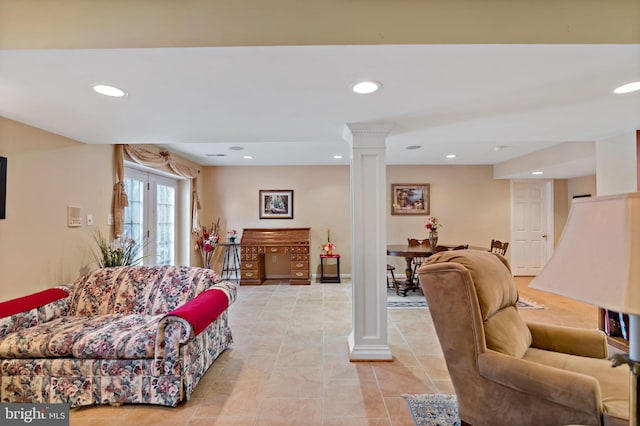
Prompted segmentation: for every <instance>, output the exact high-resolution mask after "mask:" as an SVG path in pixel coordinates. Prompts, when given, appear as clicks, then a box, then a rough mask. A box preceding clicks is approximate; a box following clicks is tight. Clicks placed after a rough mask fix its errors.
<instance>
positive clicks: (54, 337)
mask: <svg viewBox="0 0 640 426" xmlns="http://www.w3.org/2000/svg"><path fill="white" fill-rule="evenodd" d="M236 292H237V289H236V287H235V285H234V284H232V283H230V282H227V281H222V280H221V279H220V277H219V276H218V275H217V274H216V273H215V272H214V271H212V270H209V269H203V268H193V267H181V266H158V267H144V266H123V267H115V268H105V269H99V270H96V271H94V272H91V273H89V274H86V275H84V276H82V277H80V278H79V279H78V280H77V281H76V282H75V283H74V284H71V285H64V286H60V287H56V288H51V289H48V290H44V291H42V292H39V293H35V294H33V295H29V296H25V297H22V298H19V299H14V300H10V301H7V302H3V303H0V402H37V403H56V402H57V403H68V404H70V405H71V406H72V407H75V406H82V405H93V404H110V403H111V404H113V403H115V404H123V403H141V404H160V405H167V406H176V405H177V404H178V403H179V402H181V401H185V400H187V399H189V397H190V396H191V394H192V393H193V390H194V389H195V386H196V385H197V384H198V381H199V380H200V378H201V377H202V376H203V375H204V373H205V372H206V371H207V369H208V368H209V366H210V365H211V364H212V363H213V361H214V360H215V359H216V358H217V357H218V356H219V355H220V354H221V353H222V352H223V351H224V350H225V349H226V348H227V347H228V346H229V345H230V344H231V342H232V337H231V330H230V329H229V326H228V309H227V308H228V306H230V305H231V304H232V303H233V302H234V300H235V298H236Z"/></svg>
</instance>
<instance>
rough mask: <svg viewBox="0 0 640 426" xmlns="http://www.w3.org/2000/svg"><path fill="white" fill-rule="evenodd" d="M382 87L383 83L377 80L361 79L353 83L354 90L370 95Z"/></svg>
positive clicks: (360, 93)
mask: <svg viewBox="0 0 640 426" xmlns="http://www.w3.org/2000/svg"><path fill="white" fill-rule="evenodd" d="M381 88H382V83H380V82H377V81H361V82H360V83H356V84H354V85H353V88H352V89H353V91H354V92H355V93H357V94H359V95H368V94H370V93H374V92H377V91H378V90H380V89H381Z"/></svg>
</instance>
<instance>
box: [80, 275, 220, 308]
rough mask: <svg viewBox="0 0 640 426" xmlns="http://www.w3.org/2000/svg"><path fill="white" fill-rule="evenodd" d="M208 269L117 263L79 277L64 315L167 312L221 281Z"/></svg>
mask: <svg viewBox="0 0 640 426" xmlns="http://www.w3.org/2000/svg"><path fill="white" fill-rule="evenodd" d="M220 281H221V279H220V277H219V276H218V275H217V274H216V273H215V272H214V271H213V270H211V269H204V268H194V267H187V266H153V267H146V266H119V267H114V268H103V269H98V270H95V271H93V272H90V273H88V274H86V275H84V276H82V277H80V278H79V279H78V280H77V281H76V282H75V285H74V287H73V293H72V294H71V301H70V306H69V312H68V314H67V315H78V316H81V315H104V314H112V313H120V314H131V313H136V314H145V315H157V314H162V313H167V312H170V311H171V310H173V309H175V308H177V307H179V306H181V305H183V304H184V303H186V302H187V301H188V300H190V299H192V298H194V297H195V296H196V295H198V294H200V293H201V292H203V291H205V290H207V289H209V288H211V287H213V286H214V285H215V284H216V283H218V282H220Z"/></svg>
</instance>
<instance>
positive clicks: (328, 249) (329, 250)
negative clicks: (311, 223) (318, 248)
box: [322, 228, 336, 255]
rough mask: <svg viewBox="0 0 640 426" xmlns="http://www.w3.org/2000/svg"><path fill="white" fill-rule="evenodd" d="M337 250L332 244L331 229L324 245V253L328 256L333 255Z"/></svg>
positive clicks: (328, 230)
mask: <svg viewBox="0 0 640 426" xmlns="http://www.w3.org/2000/svg"><path fill="white" fill-rule="evenodd" d="M335 249H336V245H335V244H333V243H332V242H331V228H328V229H327V242H326V243H324V244H323V245H322V251H324V252H325V253H326V254H328V255H331V254H333V251H334V250H335Z"/></svg>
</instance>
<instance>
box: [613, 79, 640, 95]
mask: <svg viewBox="0 0 640 426" xmlns="http://www.w3.org/2000/svg"><path fill="white" fill-rule="evenodd" d="M638 90H640V81H634V82H633V83H628V84H624V85H622V86H620V87H618V88H616V89H615V90H614V91H613V93H617V94H622V93H631V92H636V91H638Z"/></svg>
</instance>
